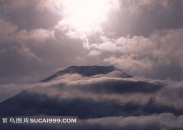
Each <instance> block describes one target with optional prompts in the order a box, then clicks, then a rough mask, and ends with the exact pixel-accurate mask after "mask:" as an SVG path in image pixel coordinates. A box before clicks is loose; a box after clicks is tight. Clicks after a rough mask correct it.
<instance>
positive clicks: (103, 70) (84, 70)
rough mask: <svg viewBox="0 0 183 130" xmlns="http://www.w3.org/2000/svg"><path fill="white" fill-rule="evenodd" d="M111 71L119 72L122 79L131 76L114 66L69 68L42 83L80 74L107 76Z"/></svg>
mask: <svg viewBox="0 0 183 130" xmlns="http://www.w3.org/2000/svg"><path fill="white" fill-rule="evenodd" d="M113 71H119V72H120V73H121V75H120V77H122V78H131V77H132V76H130V75H128V74H127V73H125V72H123V71H122V70H120V69H118V68H116V67H115V66H97V65H95V66H71V67H69V68H66V69H64V70H61V71H59V72H57V73H55V74H53V75H52V76H50V77H48V78H46V79H44V80H42V82H48V81H50V80H54V79H55V78H57V77H59V76H62V75H64V74H80V75H82V76H86V77H90V76H94V75H98V74H108V73H111V72H113Z"/></svg>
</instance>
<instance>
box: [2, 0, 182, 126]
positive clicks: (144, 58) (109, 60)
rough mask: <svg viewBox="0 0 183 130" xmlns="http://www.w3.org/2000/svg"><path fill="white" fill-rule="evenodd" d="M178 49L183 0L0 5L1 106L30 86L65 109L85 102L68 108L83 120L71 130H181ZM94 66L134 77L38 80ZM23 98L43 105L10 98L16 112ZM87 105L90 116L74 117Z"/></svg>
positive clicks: (31, 0)
mask: <svg viewBox="0 0 183 130" xmlns="http://www.w3.org/2000/svg"><path fill="white" fill-rule="evenodd" d="M182 50H183V0H161V1H160V0H0V102H2V101H3V100H5V99H8V98H9V97H11V96H13V95H15V94H17V93H19V92H21V91H22V90H25V89H30V93H32V92H33V93H38V94H40V95H41V94H45V95H46V96H47V97H48V98H49V99H48V101H50V100H51V101H52V99H54V97H55V96H56V97H58V98H59V99H60V100H59V102H57V100H54V101H55V102H54V103H56V106H57V105H58V106H61V107H63V108H64V109H66V110H68V109H70V108H67V106H65V105H64V104H65V103H68V104H69V105H70V106H73V105H75V104H78V106H80V105H81V106H82V105H83V104H84V105H85V106H83V107H78V108H77V109H76V110H75V111H74V112H76V113H78V115H79V117H81V118H85V119H84V120H81V122H80V123H79V124H78V125H77V126H76V127H75V128H76V129H85V126H88V128H90V129H94V128H95V129H97V128H99V127H100V128H101V130H102V129H116V130H118V129H122V128H123V129H125V130H129V129H130V130H133V129H135V130H136V129H139V130H140V129H141V128H144V129H148V130H151V129H153V130H154V129H160V130H165V129H170V130H171V129H172V130H174V129H178V130H179V129H180V130H181V129H182V128H183V125H182V121H183V117H182V115H183V111H182V110H183V104H182V96H183V93H182V90H183V86H182V81H183V51H182ZM93 65H100V66H109V65H113V66H115V67H117V68H119V69H121V70H122V71H124V72H126V73H127V74H129V75H131V76H133V77H132V78H130V79H123V78H120V77H118V76H119V75H118V76H117V75H116V74H115V73H112V74H107V75H96V76H92V77H84V76H82V75H80V74H66V75H63V77H62V76H61V77H60V79H57V80H55V81H53V82H49V83H40V81H41V80H43V79H45V78H47V77H49V76H51V75H52V74H54V73H56V72H58V71H60V70H63V69H65V68H67V67H70V66H93ZM111 75H112V76H111ZM121 86H123V87H121ZM32 88H33V89H32ZM137 97H138V98H137ZM40 99H42V98H40ZM62 99H64V100H62ZM17 100H18V101H17ZM22 100H23V101H22ZM24 100H25V101H29V100H30V102H31V101H32V100H33V101H35V102H36V103H35V104H44V103H47V99H44V98H43V100H39V97H38V98H37V99H34V96H31V98H29V97H28V96H25V99H24V98H22V99H21V100H19V98H15V101H16V102H17V103H18V105H19V106H21V107H22V108H24ZM49 103H51V102H48V104H49ZM14 105H15V106H14V107H12V108H16V107H17V106H16V105H17V104H14ZM52 105H53V107H54V104H51V106H52ZM2 106H3V107H4V106H6V104H5V105H1V104H0V109H2V108H3V107H2ZM19 106H18V108H19ZM110 106H112V107H110ZM34 107H35V108H36V107H38V108H37V109H38V110H39V109H42V108H39V106H36V105H35V106H34ZM85 107H87V108H88V109H91V111H94V112H96V113H94V115H91V113H87V111H85V110H82V112H86V113H85V114H83V113H80V109H83V108H85ZM101 108H102V109H101ZM119 108H120V110H121V109H122V110H123V111H124V113H126V112H127V113H128V112H129V115H128V116H127V115H125V114H124V113H123V112H122V113H121V111H119ZM7 110H10V111H11V107H9V108H8V109H7ZM16 110H19V109H16ZM35 110H36V109H35ZM27 111H28V112H29V110H27ZM40 111H41V110H40ZM25 112H26V110H25ZM46 112H48V113H49V112H50V111H49V110H47V111H46ZM55 112H57V111H55ZM110 112H111V113H110ZM113 112H114V113H113ZM115 112H116V113H115ZM21 113H22V111H21ZM98 113H101V114H102V115H103V117H102V118H97V114H98ZM0 114H1V113H0ZM95 114H96V115H95ZM107 114H109V115H107ZM113 114H114V115H115V116H114V115H113ZM95 116H96V117H95ZM109 124H110V125H109ZM62 127H63V128H64V129H67V127H65V126H62ZM46 128H47V127H46ZM59 128H60V127H58V129H59ZM70 128H72V127H70ZM30 129H31V128H30ZM37 129H39V127H38V128H37ZM47 129H49V128H47ZM50 129H52V128H50ZM68 129H69V128H68Z"/></svg>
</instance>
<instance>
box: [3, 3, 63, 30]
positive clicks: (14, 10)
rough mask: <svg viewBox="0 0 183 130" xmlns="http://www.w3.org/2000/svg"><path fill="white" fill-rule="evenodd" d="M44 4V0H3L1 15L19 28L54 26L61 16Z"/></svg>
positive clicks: (46, 27)
mask: <svg viewBox="0 0 183 130" xmlns="http://www.w3.org/2000/svg"><path fill="white" fill-rule="evenodd" d="M41 5H42V6H41ZM44 5H45V4H44V1H42V0H31V1H24V0H3V1H1V5H0V7H1V9H0V10H1V17H3V18H4V19H6V20H7V21H11V22H12V23H13V24H15V25H17V26H18V27H19V29H27V30H29V29H36V28H45V29H48V28H52V27H54V25H55V24H56V23H57V22H58V21H59V20H60V19H61V16H60V15H59V14H56V13H54V12H53V11H51V10H49V9H47V10H46V9H44V7H43V6H44ZM50 6H51V4H50Z"/></svg>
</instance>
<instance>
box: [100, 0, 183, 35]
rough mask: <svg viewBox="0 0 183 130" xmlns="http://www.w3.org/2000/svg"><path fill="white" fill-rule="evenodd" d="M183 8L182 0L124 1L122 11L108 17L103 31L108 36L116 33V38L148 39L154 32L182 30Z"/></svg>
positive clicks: (112, 13)
mask: <svg viewBox="0 0 183 130" xmlns="http://www.w3.org/2000/svg"><path fill="white" fill-rule="evenodd" d="M182 6H183V2H182V1H181V0H174V1H171V0H163V1H162V2H160V1H158V0H155V1H138V0H124V1H121V8H120V11H118V12H115V11H114V12H113V11H111V14H109V15H108V19H109V20H108V22H107V23H105V24H104V25H103V29H104V32H105V33H106V34H108V32H114V33H115V34H116V36H123V35H128V34H130V35H132V36H134V35H138V36H141V35H142V36H145V37H148V36H149V35H150V34H151V33H152V32H153V31H154V30H161V29H177V28H182V27H183V21H182V19H181V18H182Z"/></svg>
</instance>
